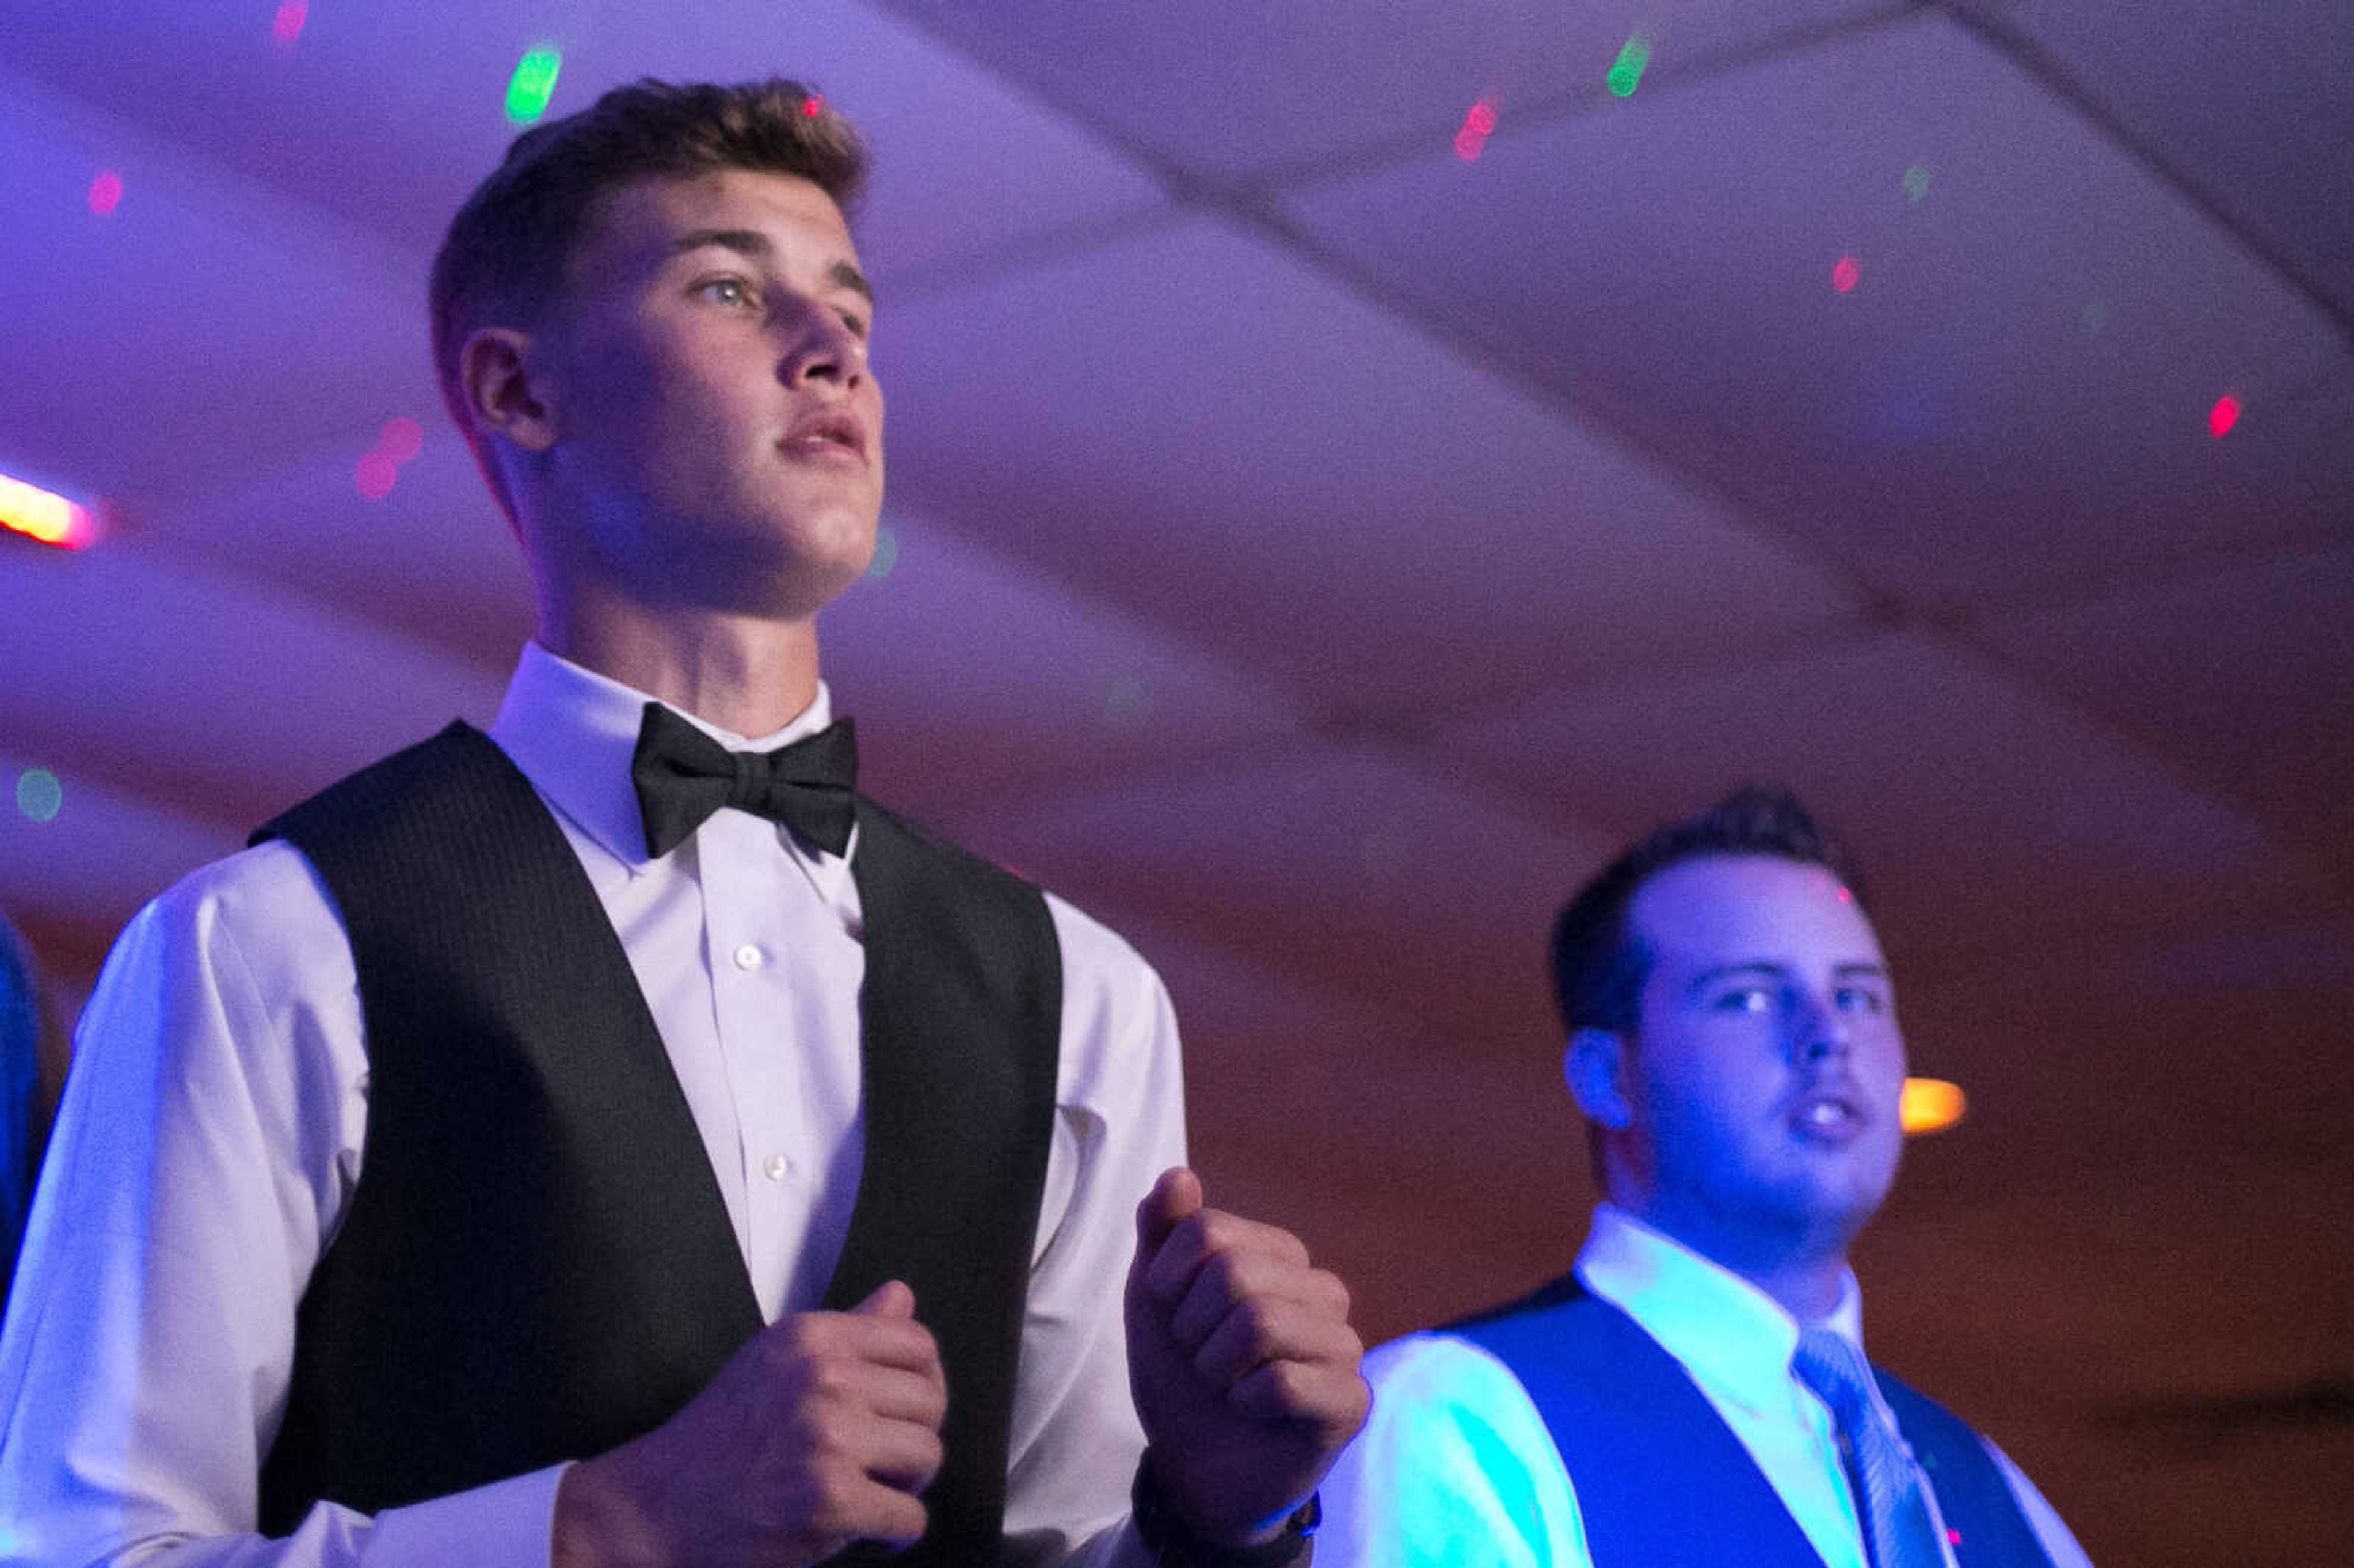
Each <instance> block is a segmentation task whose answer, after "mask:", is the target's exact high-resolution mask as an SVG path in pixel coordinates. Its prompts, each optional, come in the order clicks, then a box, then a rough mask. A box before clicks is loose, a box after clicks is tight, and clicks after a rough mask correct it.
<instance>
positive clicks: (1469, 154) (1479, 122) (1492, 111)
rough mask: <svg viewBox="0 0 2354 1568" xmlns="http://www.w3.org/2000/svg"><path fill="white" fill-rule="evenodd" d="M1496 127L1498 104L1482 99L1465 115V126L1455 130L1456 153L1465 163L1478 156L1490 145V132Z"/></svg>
mask: <svg viewBox="0 0 2354 1568" xmlns="http://www.w3.org/2000/svg"><path fill="white" fill-rule="evenodd" d="M1495 129H1496V105H1495V103H1494V101H1491V100H1490V99H1485V98H1483V99H1481V100H1479V102H1477V103H1475V104H1473V105H1472V106H1471V107H1470V109H1469V111H1467V112H1466V113H1465V114H1464V116H1463V128H1462V129H1461V130H1460V131H1458V132H1455V155H1456V156H1457V157H1458V158H1460V159H1462V160H1463V161H1464V162H1465V163H1467V164H1468V163H1469V162H1470V161H1471V160H1472V159H1474V158H1476V157H1478V156H1479V154H1480V152H1481V151H1482V150H1483V149H1484V148H1485V147H1486V146H1487V145H1488V137H1489V134H1490V132H1493V131H1494V130H1495Z"/></svg>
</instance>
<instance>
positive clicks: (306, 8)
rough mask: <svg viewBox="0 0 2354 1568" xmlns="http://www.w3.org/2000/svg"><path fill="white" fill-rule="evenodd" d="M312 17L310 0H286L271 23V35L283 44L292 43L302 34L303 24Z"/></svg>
mask: <svg viewBox="0 0 2354 1568" xmlns="http://www.w3.org/2000/svg"><path fill="white" fill-rule="evenodd" d="M310 19H311V4H310V0H284V3H283V4H282V5H280V6H279V7H278V16H277V17H276V18H275V19H274V20H273V21H271V23H270V37H273V38H275V39H277V40H278V42H279V43H280V44H281V45H291V44H292V43H293V42H294V40H295V39H297V38H299V37H302V24H303V23H305V22H307V21H309V20H310Z"/></svg>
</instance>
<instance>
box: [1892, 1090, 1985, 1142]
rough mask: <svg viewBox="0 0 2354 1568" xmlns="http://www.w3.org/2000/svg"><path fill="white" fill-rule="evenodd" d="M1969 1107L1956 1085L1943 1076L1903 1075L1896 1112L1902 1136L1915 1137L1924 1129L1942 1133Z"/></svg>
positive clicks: (1967, 1100)
mask: <svg viewBox="0 0 2354 1568" xmlns="http://www.w3.org/2000/svg"><path fill="white" fill-rule="evenodd" d="M1969 1108H1970V1102H1969V1097H1968V1096H1967V1095H1965V1094H1963V1093H1962V1086H1960V1085H1959V1084H1949V1083H1947V1082H1946V1080H1945V1079H1943V1078H1907V1079H1905V1080H1904V1093H1903V1097H1901V1098H1900V1099H1899V1100H1898V1101H1897V1111H1896V1115H1897V1120H1898V1121H1899V1122H1901V1123H1902V1124H1903V1128H1904V1136H1905V1137H1907V1138H1918V1137H1919V1136H1921V1135H1922V1134H1923V1133H1925V1132H1943V1131H1944V1130H1945V1129H1946V1128H1949V1127H1951V1126H1953V1125H1954V1124H1955V1123H1956V1122H1957V1121H1959V1120H1961V1119H1962V1115H1963V1113H1964V1112H1966V1111H1967V1110H1968V1109H1969Z"/></svg>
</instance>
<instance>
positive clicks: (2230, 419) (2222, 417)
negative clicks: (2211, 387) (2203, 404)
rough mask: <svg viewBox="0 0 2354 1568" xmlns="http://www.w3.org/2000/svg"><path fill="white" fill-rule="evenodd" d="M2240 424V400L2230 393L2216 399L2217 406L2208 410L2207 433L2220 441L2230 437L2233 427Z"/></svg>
mask: <svg viewBox="0 0 2354 1568" xmlns="http://www.w3.org/2000/svg"><path fill="white" fill-rule="evenodd" d="M2239 422H2240V400H2239V399H2238V398H2237V397H2232V395H2231V394H2230V393H2228V392H2227V393H2225V394H2224V395H2223V396H2222V397H2218V398H2216V399H2215V406H2214V407H2213V408H2210V409H2208V410H2207V433H2208V434H2209V435H2211V436H2212V437H2214V438H2215V439H2216V440H2219V441H2220V440H2222V439H2223V438H2224V437H2225V436H2228V435H2230V434H2231V433H2232V426H2234V425H2236V424H2238V423H2239Z"/></svg>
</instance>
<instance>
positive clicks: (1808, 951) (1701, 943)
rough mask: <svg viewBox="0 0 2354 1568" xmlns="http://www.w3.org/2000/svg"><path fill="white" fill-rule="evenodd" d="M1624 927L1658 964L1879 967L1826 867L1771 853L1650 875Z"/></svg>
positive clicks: (1866, 932)
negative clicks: (1795, 960) (1788, 960)
mask: <svg viewBox="0 0 2354 1568" xmlns="http://www.w3.org/2000/svg"><path fill="white" fill-rule="evenodd" d="M1627 917H1628V928H1629V931H1630V933H1631V934H1632V935H1634V936H1636V937H1637V938H1640V939H1641V940H1642V941H1643V942H1645V943H1646V944H1647V945H1648V946H1649V948H1651V950H1652V952H1653V953H1654V955H1655V956H1657V957H1658V958H1660V959H1672V958H1679V957H1680V958H1683V959H1689V960H1692V961H1700V962H1708V963H1723V962H1745V961H1751V960H1757V961H1768V960H1773V959H1777V958H1785V957H1791V956H1800V955H1803V956H1806V957H1811V958H1829V959H1831V960H1832V961H1835V962H1838V961H1850V960H1851V961H1854V962H1877V961H1879V958H1880V943H1879V940H1878V938H1876V937H1875V936H1874V935H1873V933H1872V923H1871V922H1870V921H1869V920H1867V919H1866V918H1865V917H1864V915H1863V911H1862V909H1861V907H1860V906H1858V905H1857V904H1856V902H1855V898H1854V895H1852V894H1850V892H1849V891H1848V890H1847V888H1845V887H1844V886H1842V885H1840V880H1839V878H1838V877H1837V876H1835V875H1833V874H1831V872H1830V871H1829V869H1828V868H1827V867H1824V866H1820V865H1814V864H1808V863H1802V862H1798V861H1791V860H1784V859H1782V858H1780V857H1778V856H1774V855H1751V854H1742V855H1702V856H1699V857H1696V858H1694V859H1691V860H1687V861H1680V862H1678V863H1676V864H1674V865H1671V866H1669V867H1667V868H1666V869H1665V870H1663V871H1660V872H1658V873H1656V874H1653V875H1652V876H1651V877H1649V879H1648V880H1646V881H1645V882H1644V884H1643V885H1642V886H1641V887H1640V888H1638V889H1637V890H1636V894H1635V896H1634V899H1633V901H1632V902H1631V903H1630V904H1629V905H1628V910H1627Z"/></svg>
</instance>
